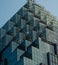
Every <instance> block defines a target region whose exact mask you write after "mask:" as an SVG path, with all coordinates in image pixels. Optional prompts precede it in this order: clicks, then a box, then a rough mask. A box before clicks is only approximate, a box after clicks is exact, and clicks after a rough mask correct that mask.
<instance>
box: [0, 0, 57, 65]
mask: <svg viewBox="0 0 58 65" xmlns="http://www.w3.org/2000/svg"><path fill="white" fill-rule="evenodd" d="M0 65H58V26H57V21H56V19H55V17H54V16H53V15H51V14H50V13H49V12H48V11H47V10H45V9H44V7H42V6H40V5H37V4H35V2H33V1H32V0H28V2H27V3H26V4H25V5H24V6H23V7H22V8H21V9H20V10H19V11H18V12H17V13H16V14H15V15H14V16H13V17H12V18H11V19H10V20H9V21H8V22H7V23H6V24H5V25H4V26H3V27H2V28H1V29H0Z"/></svg>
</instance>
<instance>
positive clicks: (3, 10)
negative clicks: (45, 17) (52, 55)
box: [0, 0, 58, 28]
mask: <svg viewBox="0 0 58 65" xmlns="http://www.w3.org/2000/svg"><path fill="white" fill-rule="evenodd" d="M26 2H27V0H0V28H1V27H2V26H3V25H4V24H5V23H6V22H7V21H8V20H9V19H10V18H11V17H12V16H13V15H14V14H15V13H16V12H17V11H18V10H19V9H20V8H21V7H22V6H23V5H24V4H25V3H26ZM35 2H36V3H37V4H38V5H39V4H40V5H42V6H44V8H45V9H47V10H48V11H49V12H51V14H52V15H54V16H56V18H57V19H58V0H35Z"/></svg>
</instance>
